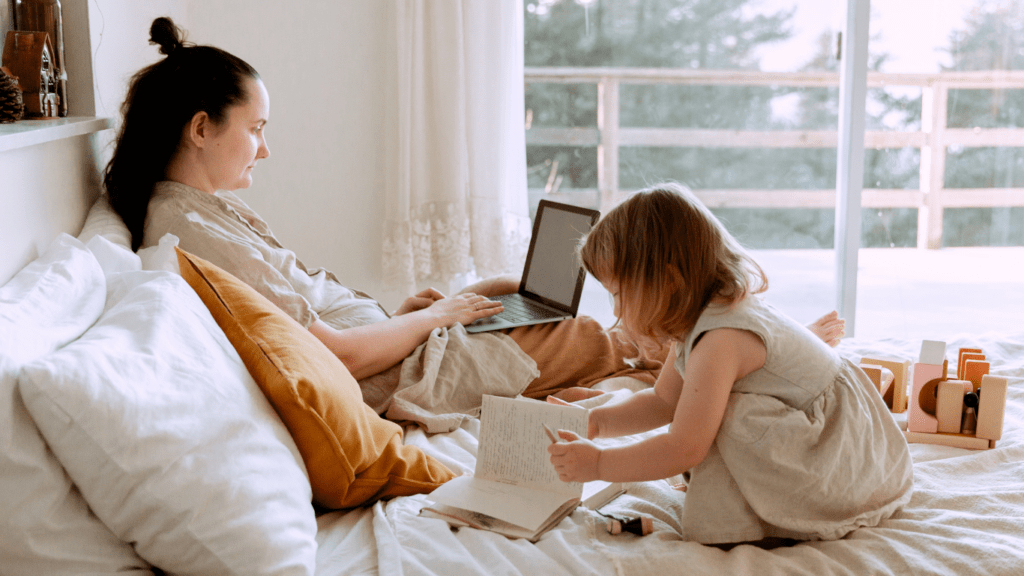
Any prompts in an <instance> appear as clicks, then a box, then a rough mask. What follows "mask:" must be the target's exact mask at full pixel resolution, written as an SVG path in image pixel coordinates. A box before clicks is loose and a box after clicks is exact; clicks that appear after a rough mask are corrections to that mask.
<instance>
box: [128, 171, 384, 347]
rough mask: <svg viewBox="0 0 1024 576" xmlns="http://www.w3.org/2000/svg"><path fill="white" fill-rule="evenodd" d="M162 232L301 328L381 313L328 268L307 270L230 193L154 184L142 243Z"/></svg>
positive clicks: (345, 323)
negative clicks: (293, 320) (321, 321)
mask: <svg viewBox="0 0 1024 576" xmlns="http://www.w3.org/2000/svg"><path fill="white" fill-rule="evenodd" d="M168 233H171V234H174V235H175V236H177V237H178V246H179V247H181V249H182V250H185V251H186V252H190V253H192V254H195V255H196V256H199V257H200V258H203V259H204V260H208V261H209V262H212V263H213V264H214V265H216V266H219V267H220V268H223V269H224V270H226V271H228V272H230V273H231V274H233V275H234V276H236V277H237V278H239V279H240V280H242V281H243V282H245V283H246V284H248V285H249V286H252V287H253V288H255V289H256V290H257V291H258V292H259V293H260V294H262V295H264V296H266V297H267V299H269V300H270V301H271V302H273V303H274V304H276V305H277V306H278V307H280V308H281V309H282V310H284V311H285V313H287V314H288V315H289V316H291V317H292V318H294V319H295V320H296V321H298V323H299V324H302V326H303V327H306V328H309V326H310V325H311V324H313V322H314V321H316V320H317V319H318V318H319V319H321V320H323V321H324V322H325V323H326V324H328V325H329V326H331V327H333V328H336V329H339V330H342V329H345V328H352V327H355V326H362V325H366V324H372V323H374V322H380V321H382V320H386V319H387V318H388V314H387V312H386V311H385V310H384V308H382V307H381V306H380V304H378V303H377V301H376V300H373V299H372V298H370V297H369V296H367V295H366V294H364V293H362V292H359V291H356V290H350V289H349V288H346V287H345V286H343V285H342V284H341V282H340V281H339V280H338V278H337V277H335V275H334V274H332V273H331V272H328V271H327V270H324V269H322V268H316V269H312V270H310V269H308V268H306V266H305V265H304V264H303V263H302V261H301V260H299V259H298V258H297V257H296V256H295V253H294V252H292V251H291V250H288V249H287V248H285V247H284V246H282V245H281V243H280V242H278V241H277V238H275V237H274V234H273V233H272V232H271V231H270V226H268V225H267V223H266V222H264V221H263V219H261V218H260V217H259V215H257V214H256V212H254V211H253V210H252V209H251V208H249V206H247V205H246V204H245V202H243V201H242V200H241V199H240V198H239V197H238V196H235V195H234V194H232V193H231V192H224V191H220V192H217V193H216V194H207V193H205V192H202V191H201V190H197V189H195V188H192V187H191V186H186V185H185V184H180V183H178V182H166V181H165V182H159V183H157V185H156V187H155V189H154V191H153V197H152V198H151V199H150V201H149V210H148V212H147V214H146V225H145V234H144V235H143V239H142V247H143V248H146V247H149V246H156V245H157V244H158V243H159V242H160V238H162V237H163V236H164V235H165V234H168Z"/></svg>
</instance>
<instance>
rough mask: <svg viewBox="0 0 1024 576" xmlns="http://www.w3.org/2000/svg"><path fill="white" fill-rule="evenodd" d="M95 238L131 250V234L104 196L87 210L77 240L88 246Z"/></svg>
mask: <svg viewBox="0 0 1024 576" xmlns="http://www.w3.org/2000/svg"><path fill="white" fill-rule="evenodd" d="M96 236H102V237H104V238H106V239H107V240H109V241H111V242H113V243H114V244H117V245H119V246H124V247H125V248H128V249H131V246H132V234H131V232H129V231H128V226H127V225H125V223H124V220H122V219H121V216H120V215H118V213H117V212H115V211H114V208H113V207H112V206H111V205H110V199H109V198H108V197H107V195H106V194H101V195H100V197H99V198H97V199H96V201H95V202H93V204H92V207H91V208H89V213H88V214H87V215H86V217H85V224H84V225H82V231H81V232H79V233H78V239H79V240H81V241H82V242H83V243H86V244H88V243H89V240H92V239H93V238H94V237H96Z"/></svg>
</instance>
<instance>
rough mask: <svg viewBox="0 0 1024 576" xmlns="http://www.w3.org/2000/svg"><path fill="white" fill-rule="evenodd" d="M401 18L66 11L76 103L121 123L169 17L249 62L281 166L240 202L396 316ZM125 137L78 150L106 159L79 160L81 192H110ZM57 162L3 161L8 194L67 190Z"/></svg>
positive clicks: (78, 108) (187, 2)
mask: <svg viewBox="0 0 1024 576" xmlns="http://www.w3.org/2000/svg"><path fill="white" fill-rule="evenodd" d="M388 5H389V2H383V1H378V0H373V1H366V0H330V1H329V0H291V1H288V2H284V1H279V2H251V1H249V0H218V1H216V2H210V1H209V0H146V1H145V2H140V1H139V0H63V1H62V8H63V12H64V14H65V18H64V27H65V38H66V40H73V42H72V43H73V44H75V46H77V48H76V49H75V51H74V53H72V54H68V55H67V58H68V61H69V65H70V64H72V63H74V62H77V63H78V64H79V70H80V71H79V72H78V73H74V74H72V76H71V77H70V78H69V84H70V86H69V93H70V94H72V96H75V95H76V94H77V96H75V100H74V101H72V102H71V105H72V113H73V114H79V115H93V114H95V115H97V116H103V117H111V118H115V119H118V121H119V116H120V110H119V108H120V105H121V102H122V101H123V100H124V95H125V91H126V89H127V85H128V81H129V79H130V78H131V75H132V74H134V73H135V72H136V71H137V70H139V69H140V68H142V67H143V66H146V65H148V64H150V63H152V62H154V61H156V60H157V59H158V58H160V57H162V56H161V55H160V54H159V52H158V50H157V47H156V46H154V45H150V44H149V42H148V41H149V26H150V24H151V23H152V21H153V19H154V18H156V17H157V16H165V15H166V16H170V17H171V18H173V19H174V20H175V22H176V23H178V24H179V25H180V26H182V27H184V28H185V29H186V30H187V31H188V33H189V34H188V39H189V40H191V41H193V42H196V43H200V44H212V45H215V46H218V47H221V48H223V49H225V50H228V51H230V52H232V53H234V54H236V55H238V56H239V57H241V58H243V59H244V60H246V61H247V62H249V63H250V64H252V65H253V66H254V67H255V68H256V69H257V70H258V71H259V73H260V75H261V76H262V78H263V81H264V83H265V84H266V86H267V89H268V91H269V92H270V101H271V117H270V123H269V125H268V128H267V140H268V143H269V146H270V150H271V157H270V158H268V159H266V160H263V161H262V162H260V164H259V165H258V166H257V168H256V172H255V175H254V176H255V178H254V181H255V183H254V185H253V187H252V188H250V189H249V190H243V191H241V192H240V195H241V196H242V198H243V199H244V200H245V201H246V202H248V203H249V204H250V205H251V206H252V207H253V208H254V209H255V210H256V211H257V212H258V213H260V214H261V215H263V217H264V218H266V219H267V220H268V222H269V223H270V225H271V227H272V228H273V230H274V232H275V234H276V235H277V236H278V238H279V239H280V240H281V241H282V243H284V244H285V245H286V246H288V247H290V248H292V249H293V250H295V252H296V253H297V254H298V255H299V257H300V258H301V259H302V260H303V261H304V262H305V263H306V265H307V266H309V267H311V268H312V267H320V266H322V267H325V268H327V269H329V270H332V271H334V272H335V273H336V274H337V275H338V276H339V277H340V278H341V279H342V281H343V282H345V283H346V284H347V285H349V286H351V287H353V288H358V289H361V290H365V291H367V292H369V293H370V294H373V295H375V296H377V297H378V298H381V299H382V300H384V302H385V305H386V306H388V307H391V308H393V307H394V306H395V305H396V304H397V302H389V301H388V299H387V296H386V295H385V294H383V292H382V290H381V284H380V277H381V265H380V253H381V248H380V246H381V238H382V231H381V227H382V224H381V221H382V219H383V216H384V206H383V187H384V180H385V179H384V174H383V164H384V145H383V141H382V137H381V135H382V131H383V127H384V121H385V119H386V116H385V110H386V107H385V106H386V105H385V101H386V99H387V98H388V97H390V95H391V94H393V93H394V90H393V89H392V88H389V86H388V85H387V84H388V79H389V78H390V76H389V75H388V73H387V72H386V71H385V69H386V65H387V63H388V62H390V61H391V56H389V54H388V50H393V48H391V47H393V46H394V42H393V41H390V40H389V38H390V36H389V34H391V32H390V31H391V30H392V29H393V27H392V26H388V18H389V15H388V14H390V12H389V11H388ZM87 46H88V48H86V47H87ZM90 59H91V64H92V76H91V77H89V75H88V71H89V69H88V68H89V60H90ZM83 66H84V68H85V69H84V70H81V68H82V67H83ZM89 84H92V87H91V89H90V88H89ZM90 99H91V100H92V101H90ZM113 136H114V131H113V130H108V131H106V132H105V133H102V134H100V135H98V137H94V138H91V139H90V140H89V142H86V143H85V144H81V143H80V144H79V146H83V145H84V146H86V147H87V148H88V147H89V146H91V147H92V148H94V149H99V154H98V155H97V154H95V153H88V152H87V151H83V150H80V149H76V151H75V153H74V154H75V155H74V156H73V162H74V163H75V164H76V165H79V173H78V176H77V177H76V178H75V180H76V181H84V182H92V183H93V184H92V185H94V186H98V182H99V180H98V169H99V168H100V167H102V166H103V165H105V164H106V161H107V160H108V159H109V154H110V147H109V144H110V142H111V141H112V138H113ZM90 142H91V144H90ZM59 146H63V147H61V148H60V149H61V155H67V156H70V155H71V153H70V152H67V151H65V150H64V148H66V146H67V145H59ZM44 156H45V157H46V158H44ZM54 162H55V159H54V157H53V155H51V154H49V153H42V152H40V151H38V150H37V151H31V150H30V151H20V152H17V153H14V152H9V153H0V174H3V175H4V180H5V182H6V184H7V185H11V186H13V185H14V184H15V183H17V187H18V188H19V190H21V189H25V190H26V193H25V196H24V198H32V199H35V200H33V201H42V199H43V198H45V196H43V195H41V194H40V193H39V192H38V190H37V189H39V188H41V187H44V186H49V187H51V188H59V186H55V185H54V184H53V182H50V180H52V178H41V177H40V176H39V174H46V173H49V172H52V171H53V170H54V168H53V166H54ZM93 163H95V165H96V166H95V167H94V166H92V165H91V164H93ZM57 164H58V165H59V164H60V162H59V161H58V162H57ZM4 187H5V188H6V187H7V186H4ZM33 190H36V191H33ZM19 201H20V200H19ZM20 229H21V228H19V230H20ZM19 234H21V233H20V232H19ZM52 235H53V234H52V233H51V231H40V232H39V236H40V238H41V239H40V240H39V241H38V242H36V243H35V245H36V248H38V247H40V246H41V247H45V246H46V245H47V244H48V241H49V239H50V238H52ZM43 237H45V242H44V240H43V239H42V238H43ZM28 252H31V253H28ZM28 252H26V254H24V255H23V257H22V258H20V260H19V261H22V262H27V261H29V260H31V259H32V258H34V257H35V250H34V249H31V250H28ZM0 272H5V271H0ZM11 272H12V273H13V270H12V271H11ZM4 275H5V276H6V275H9V274H4Z"/></svg>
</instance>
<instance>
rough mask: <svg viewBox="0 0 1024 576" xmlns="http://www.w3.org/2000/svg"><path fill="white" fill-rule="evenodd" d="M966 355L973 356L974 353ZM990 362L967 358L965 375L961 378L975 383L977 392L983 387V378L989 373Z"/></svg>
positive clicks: (974, 386)
mask: <svg viewBox="0 0 1024 576" xmlns="http://www.w3.org/2000/svg"><path fill="white" fill-rule="evenodd" d="M965 356H973V354H966V355H965ZM988 369H989V363H988V362H986V361H984V360H971V359H966V360H965V361H964V370H963V376H960V379H961V380H969V381H970V382H971V384H973V388H974V391H975V392H977V391H978V388H980V387H981V379H982V378H983V377H984V376H985V375H986V374H988Z"/></svg>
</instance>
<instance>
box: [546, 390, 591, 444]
mask: <svg viewBox="0 0 1024 576" xmlns="http://www.w3.org/2000/svg"><path fill="white" fill-rule="evenodd" d="M570 390H577V391H582V392H580V394H583V396H582V397H581V398H579V400H583V399H585V398H593V397H594V396H600V395H601V394H604V392H601V391H600V390H591V389H589V388H580V387H573V388H566V389H565V390H562V391H561V392H557V393H555V394H552V395H551V396H548V398H547V401H548V404H555V405H556V406H572V407H573V408H579V409H580V410H586V408H584V407H583V406H580V405H578V404H570V403H569V402H566V401H565V400H563V399H562V398H560V397H559V396H563V395H564V393H565V392H569V391H570ZM584 393H586V394H584ZM574 402H575V400H574ZM599 413H600V410H591V411H590V418H588V419H587V438H589V439H590V440H593V439H594V438H597V437H598V436H600V434H601V418H600V416H599Z"/></svg>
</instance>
